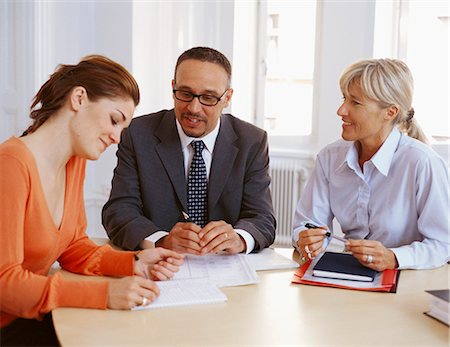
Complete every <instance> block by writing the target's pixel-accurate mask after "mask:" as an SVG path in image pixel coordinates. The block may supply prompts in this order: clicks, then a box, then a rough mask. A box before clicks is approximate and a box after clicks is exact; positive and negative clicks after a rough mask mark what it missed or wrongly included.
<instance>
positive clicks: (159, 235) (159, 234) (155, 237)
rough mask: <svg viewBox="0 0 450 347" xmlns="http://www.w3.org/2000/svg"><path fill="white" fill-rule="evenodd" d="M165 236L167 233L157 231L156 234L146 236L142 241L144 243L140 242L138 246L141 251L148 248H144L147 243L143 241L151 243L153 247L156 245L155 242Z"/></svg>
mask: <svg viewBox="0 0 450 347" xmlns="http://www.w3.org/2000/svg"><path fill="white" fill-rule="evenodd" d="M167 235H169V233H168V232H167V231H157V232H156V233H153V234H151V235H150V236H147V237H146V238H145V239H144V241H142V242H141V243H140V245H139V246H140V247H141V248H143V249H145V248H148V247H145V244H146V243H147V242H145V241H150V242H152V243H153V244H154V245H156V242H157V241H158V240H160V239H162V238H163V237H164V236H167Z"/></svg>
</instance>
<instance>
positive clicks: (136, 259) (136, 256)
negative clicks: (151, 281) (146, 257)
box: [134, 253, 148, 280]
mask: <svg viewBox="0 0 450 347" xmlns="http://www.w3.org/2000/svg"><path fill="white" fill-rule="evenodd" d="M134 261H135V262H138V261H139V256H138V255H137V253H134ZM142 265H143V266H144V267H145V265H144V264H142ZM142 272H143V273H144V277H145V279H147V280H148V276H147V273H146V272H145V270H143V271H142Z"/></svg>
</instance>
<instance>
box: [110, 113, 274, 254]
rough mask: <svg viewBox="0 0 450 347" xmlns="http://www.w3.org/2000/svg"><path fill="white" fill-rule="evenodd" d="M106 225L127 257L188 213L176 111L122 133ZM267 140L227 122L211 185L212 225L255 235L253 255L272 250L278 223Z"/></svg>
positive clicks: (140, 120) (147, 118)
mask: <svg viewBox="0 0 450 347" xmlns="http://www.w3.org/2000/svg"><path fill="white" fill-rule="evenodd" d="M117 158H118V162H117V166H116V168H115V170H114V177H113V180H112V190H111V195H110V198H109V201H108V202H107V203H106V205H105V206H104V207H103V211H102V222H103V226H104V227H105V229H106V231H107V233H108V236H109V238H110V239H111V240H112V241H113V243H114V244H116V245H117V246H119V247H122V248H124V249H131V250H134V249H138V248H139V243H140V242H141V241H142V240H143V239H145V238H146V237H147V236H149V235H151V234H153V233H154V232H156V231H159V230H165V231H170V230H171V229H172V227H173V226H174V225H175V224H176V223H177V222H178V221H180V217H181V211H187V187H186V178H185V170H184V160H183V153H182V149H181V144H180V139H179V136H178V132H177V129H176V121H175V113H174V112H173V110H170V111H167V110H163V111H160V112H158V113H154V114H149V115H145V116H141V117H137V118H135V119H133V120H132V122H131V124H130V126H129V127H128V129H125V130H124V131H123V133H122V140H121V143H120V144H119V149H118V151H117ZM268 169H269V156H268V144H267V133H266V132H265V131H263V130H261V129H259V128H257V127H256V126H254V125H252V124H250V123H247V122H244V121H242V120H239V119H238V118H235V117H233V116H232V115H230V114H223V115H222V116H221V123H220V130H219V134H218V136H217V140H216V144H215V146H214V153H213V157H212V162H211V170H210V175H209V183H208V219H209V220H210V221H215V220H224V221H226V222H227V223H229V224H231V225H232V226H233V227H234V228H235V229H243V230H245V231H247V232H249V233H250V234H251V235H252V236H253V238H254V239H255V248H254V251H259V250H261V249H263V248H265V247H268V246H269V245H271V244H272V243H273V241H274V238H275V224H276V223H275V217H274V214H273V206H272V198H271V195H270V191H269V184H270V176H269V172H268Z"/></svg>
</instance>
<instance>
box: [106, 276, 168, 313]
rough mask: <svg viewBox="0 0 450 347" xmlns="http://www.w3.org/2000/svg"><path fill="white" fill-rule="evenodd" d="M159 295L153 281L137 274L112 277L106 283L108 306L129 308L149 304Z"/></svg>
mask: <svg viewBox="0 0 450 347" xmlns="http://www.w3.org/2000/svg"><path fill="white" fill-rule="evenodd" d="M158 295H159V288H158V286H157V285H156V283H155V282H153V281H151V280H149V279H146V278H142V277H139V276H129V277H124V278H121V279H113V280H111V281H109V285H108V304H107V305H108V308H111V309H115V310H129V309H131V308H133V307H134V306H139V305H144V304H149V303H151V302H153V301H154V300H155V299H156V298H157V297H158Z"/></svg>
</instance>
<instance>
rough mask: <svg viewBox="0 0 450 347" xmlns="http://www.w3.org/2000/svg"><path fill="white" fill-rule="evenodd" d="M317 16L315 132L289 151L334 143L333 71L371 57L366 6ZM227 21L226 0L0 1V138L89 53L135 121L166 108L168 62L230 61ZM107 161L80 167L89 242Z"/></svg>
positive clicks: (111, 160) (350, 5) (97, 228)
mask: <svg viewBox="0 0 450 347" xmlns="http://www.w3.org/2000/svg"><path fill="white" fill-rule="evenodd" d="M236 3H237V5H239V3H240V1H236ZM241 5H242V2H241ZM249 11H250V12H249V13H250V14H251V13H253V12H252V10H251V9H249ZM319 11H320V14H321V20H320V21H319V22H318V29H319V31H318V35H319V37H318V40H317V44H318V47H317V61H316V76H315V77H316V81H317V84H316V99H315V107H314V114H315V116H314V117H315V122H316V124H315V127H316V128H315V129H316V132H317V135H316V137H315V138H314V141H313V142H312V143H310V144H307V145H304V146H302V147H301V148H295V150H299V151H300V150H301V151H308V152H312V153H315V152H316V151H317V149H318V148H320V147H322V146H323V145H325V144H326V143H329V142H331V141H333V140H335V139H337V138H339V134H340V125H339V120H338V117H336V116H335V114H336V109H337V107H338V105H339V102H340V97H341V95H340V91H339V88H338V84H337V81H338V77H339V74H340V73H341V71H342V69H343V68H344V67H345V66H347V65H348V64H350V63H352V62H353V61H355V60H357V59H360V58H364V57H369V56H371V53H372V51H371V49H372V42H373V18H374V4H373V1H331V0H324V1H321V5H320V9H319ZM234 18H235V17H234V1H167V2H159V1H135V2H134V3H133V2H131V1H92V2H75V1H58V2H56V1H51V2H50V1H46V2H33V1H21V2H16V1H10V0H7V1H0V30H1V32H0V49H1V51H0V59H1V61H0V141H3V140H5V139H6V138H7V137H9V136H11V135H18V134H20V133H21V131H23V130H24V129H25V127H26V125H27V124H28V107H29V105H30V101H31V98H32V97H33V96H34V94H35V93H36V91H37V88H38V87H39V86H40V85H41V84H42V83H43V82H44V81H45V80H46V78H47V77H48V75H49V74H50V73H52V72H53V70H54V68H55V67H56V65H57V64H58V63H75V62H77V61H78V60H79V59H80V58H81V57H83V56H84V55H87V54H91V53H101V54H105V55H108V56H109V57H111V58H113V59H115V60H117V61H119V62H120V63H122V64H123V65H124V66H126V67H127V68H128V69H130V70H131V71H132V72H133V73H134V74H135V77H136V78H137V80H138V83H139V84H140V87H141V92H142V102H141V105H140V106H139V108H138V110H137V112H136V114H144V113H149V112H154V111H157V110H159V109H161V108H170V107H172V101H171V90H170V82H171V79H172V76H173V68H174V65H175V61H176V58H177V57H178V55H179V54H180V53H182V52H183V51H184V50H185V49H188V48H190V47H192V46H197V45H207V46H212V47H214V48H217V49H219V50H220V51H222V52H223V53H224V54H225V55H226V56H228V58H229V59H230V60H233V57H234V53H235V52H234V47H233V36H234V35H235V34H236V35H239V33H234ZM239 20H245V19H239ZM252 20H254V19H252ZM243 34H246V35H248V36H249V37H250V36H251V35H252V33H251V32H248V33H243ZM236 49H242V48H239V47H237V48H236ZM249 62H251V57H250V58H249V59H248V61H247V62H235V63H236V65H237V66H240V67H241V68H240V69H239V68H238V69H237V71H243V70H242V69H244V70H245V69H246V67H245V66H247V65H248V63H249ZM250 75H251V74H249V76H250ZM239 78H240V77H239ZM240 85H243V86H244V88H247V90H246V91H245V90H243V91H242V92H246V93H251V88H252V85H251V83H242V84H240ZM241 101H242V100H241ZM239 105H241V106H239ZM243 105H244V104H243V103H242V102H238V103H237V104H236V105H232V109H233V113H235V114H236V115H237V116H241V115H240V113H242V118H244V119H252V118H253V117H251V116H250V115H248V113H249V112H252V107H248V106H243ZM274 149H275V148H274ZM275 150H276V149H275ZM115 161H116V158H115V148H110V149H108V151H107V152H106V153H105V154H104V155H103V156H102V157H101V159H100V160H98V161H97V162H94V163H90V164H89V165H88V171H87V178H86V189H85V195H86V206H87V213H88V219H89V225H88V232H89V233H90V234H91V235H94V236H95V235H98V236H100V235H104V232H103V229H102V227H101V224H100V209H101V206H102V205H103V203H104V201H105V199H106V195H105V192H106V191H107V190H108V189H109V186H110V180H111V177H112V170H113V167H114V166H115Z"/></svg>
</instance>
